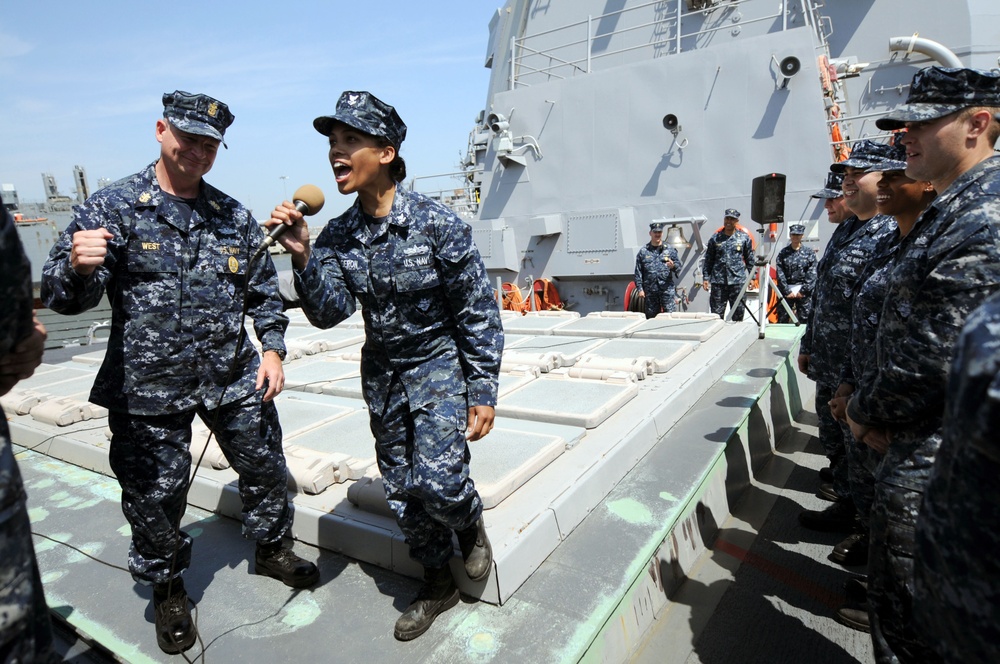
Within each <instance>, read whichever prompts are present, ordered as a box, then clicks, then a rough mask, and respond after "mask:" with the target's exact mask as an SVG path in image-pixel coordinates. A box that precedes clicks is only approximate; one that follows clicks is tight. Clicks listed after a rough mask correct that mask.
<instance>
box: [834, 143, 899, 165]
mask: <svg viewBox="0 0 1000 664" xmlns="http://www.w3.org/2000/svg"><path fill="white" fill-rule="evenodd" d="M892 151H893V147H892V146H891V145H888V144H886V143H876V142H875V141H869V140H868V139H865V140H863V141H858V142H857V143H855V144H854V147H853V148H852V149H851V156H850V157H849V158H847V159H845V160H844V161H838V162H836V163H833V164H830V170H831V171H833V172H835V173H843V172H844V171H846V170H847V169H848V168H861V169H866V168H870V167H872V166H874V165H875V164H877V163H879V162H880V161H885V160H886V159H891V158H892V157H891V155H892Z"/></svg>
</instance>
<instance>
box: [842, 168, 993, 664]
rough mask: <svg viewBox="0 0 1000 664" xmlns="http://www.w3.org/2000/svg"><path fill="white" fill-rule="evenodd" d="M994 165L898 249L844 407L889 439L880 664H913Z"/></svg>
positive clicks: (874, 545) (876, 605)
mask: <svg viewBox="0 0 1000 664" xmlns="http://www.w3.org/2000/svg"><path fill="white" fill-rule="evenodd" d="M998 219H1000V158H997V157H993V158H990V159H987V160H986V161H984V162H981V163H980V164H978V165H977V166H975V167H973V168H972V169H970V170H969V171H967V172H966V173H964V174H963V175H961V176H959V177H958V178H957V179H956V180H955V181H954V182H953V183H952V184H951V186H949V187H948V189H947V190H946V191H944V192H941V193H940V194H939V195H938V198H937V200H935V201H934V202H933V203H932V204H931V206H930V207H929V208H928V209H927V210H926V211H924V213H923V214H922V215H921V216H920V218H919V219H918V220H917V222H916V225H915V226H914V228H913V230H912V231H911V232H910V234H909V235H907V237H906V238H904V239H903V240H902V242H901V243H900V246H899V249H898V251H897V257H896V259H895V261H894V263H893V268H892V271H891V273H890V275H889V285H888V291H887V293H886V301H885V307H884V309H883V312H882V318H881V320H880V322H879V330H878V336H877V344H876V359H875V362H873V363H872V365H870V366H869V368H868V369H867V370H866V371H865V374H864V376H863V377H862V378H861V379H860V380H859V384H858V390H857V391H856V392H855V395H854V397H853V398H852V399H851V401H850V403H849V405H848V414H849V415H850V417H851V418H852V419H853V420H854V421H855V422H857V423H859V424H862V425H867V426H873V427H877V428H882V429H886V430H888V431H889V432H890V433H891V436H892V438H891V444H890V446H889V451H888V453H887V454H886V456H885V457H884V459H883V460H882V463H881V464H880V465H879V467H878V469H877V472H876V488H875V502H874V505H873V506H872V515H871V542H870V548H869V586H868V598H869V605H870V614H871V625H872V634H873V641H874V642H875V643H876V648H878V643H879V641H880V639H884V640H885V642H886V643H887V644H888V646H889V648H890V649H891V651H892V652H891V653H878V652H877V653H876V655H877V657H878V658H879V659H880V660H884V661H889V660H890V658H891V656H892V654H893V653H894V654H895V655H896V656H898V657H900V659H904V658H911V659H914V660H919V659H921V658H925V657H927V656H928V653H929V651H928V649H927V646H926V645H924V643H923V642H922V640H921V638H920V636H919V635H918V633H917V632H916V631H915V630H914V628H913V619H912V618H913V616H912V609H913V606H912V582H913V577H912V574H913V552H914V546H915V545H914V527H915V525H916V517H917V512H918V510H919V506H920V501H921V498H922V494H923V490H924V486H925V484H926V482H927V479H928V477H929V475H930V472H931V468H932V466H933V464H934V458H935V455H936V453H937V449H938V447H939V445H940V444H941V421H942V414H943V411H944V403H945V395H946V383H947V374H948V369H949V360H950V357H951V353H952V350H953V348H954V346H955V342H956V340H957V338H958V334H959V332H960V331H961V328H962V325H963V324H964V322H965V319H966V318H967V316H968V314H969V313H970V312H971V311H972V310H973V309H975V308H976V307H977V306H979V305H980V304H981V303H982V302H983V301H984V300H985V299H986V298H987V297H988V296H989V295H990V294H991V293H993V292H995V291H997V290H998V289H1000V226H998V221H997V220H998Z"/></svg>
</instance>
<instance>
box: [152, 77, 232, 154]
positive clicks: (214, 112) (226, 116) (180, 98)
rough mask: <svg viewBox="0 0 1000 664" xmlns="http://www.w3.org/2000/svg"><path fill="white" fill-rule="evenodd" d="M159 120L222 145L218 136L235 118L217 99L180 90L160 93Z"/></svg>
mask: <svg viewBox="0 0 1000 664" xmlns="http://www.w3.org/2000/svg"><path fill="white" fill-rule="evenodd" d="M163 117H164V118H166V119H167V120H169V121H170V124H171V125H173V126H174V127H177V128H178V129H180V130H181V131H186V132H187V133H189V134H197V135H199V136H208V137H209V138H214V139H216V140H218V141H222V144H223V145H226V143H225V141H223V139H222V137H223V136H224V135H225V133H226V129H227V128H228V127H229V125H231V124H233V120H235V119H236V117H235V116H234V115H233V114H232V113H231V112H230V111H229V107H228V106H226V105H225V104H223V103H222V102H221V101H219V100H218V99H213V98H212V97H209V96H208V95H203V94H191V93H190V92H184V91H183V90H174V91H173V92H164V93H163ZM226 147H227V148H228V147H229V146H226Z"/></svg>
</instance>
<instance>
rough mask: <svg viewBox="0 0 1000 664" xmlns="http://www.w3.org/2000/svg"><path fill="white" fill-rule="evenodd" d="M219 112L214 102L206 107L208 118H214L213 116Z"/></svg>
mask: <svg viewBox="0 0 1000 664" xmlns="http://www.w3.org/2000/svg"><path fill="white" fill-rule="evenodd" d="M218 112H219V105H218V104H216V103H215V102H214V101H213V102H212V103H211V104H209V105H208V117H210V118H214V117H215V114H216V113H218Z"/></svg>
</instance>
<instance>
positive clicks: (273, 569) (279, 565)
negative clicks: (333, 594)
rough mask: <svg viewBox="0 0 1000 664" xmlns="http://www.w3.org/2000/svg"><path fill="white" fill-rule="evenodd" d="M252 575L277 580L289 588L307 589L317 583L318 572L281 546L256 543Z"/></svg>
mask: <svg viewBox="0 0 1000 664" xmlns="http://www.w3.org/2000/svg"><path fill="white" fill-rule="evenodd" d="M254 562H255V563H256V565H255V566H254V573H255V574H260V575H262V576H269V577H271V578H272V579H278V580H279V581H281V582H282V583H284V584H285V585H286V586H289V587H291V588H308V587H309V586H311V585H314V584H315V583H316V582H317V581H319V570H318V569H317V568H316V565H314V564H312V563H311V562H309V561H308V560H304V559H302V558H299V557H298V556H297V555H295V554H294V553H292V550H291V549H289V548H287V547H284V546H282V545H281V542H275V543H274V544H261V543H259V542H258V543H257V553H256V555H255V556H254Z"/></svg>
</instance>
